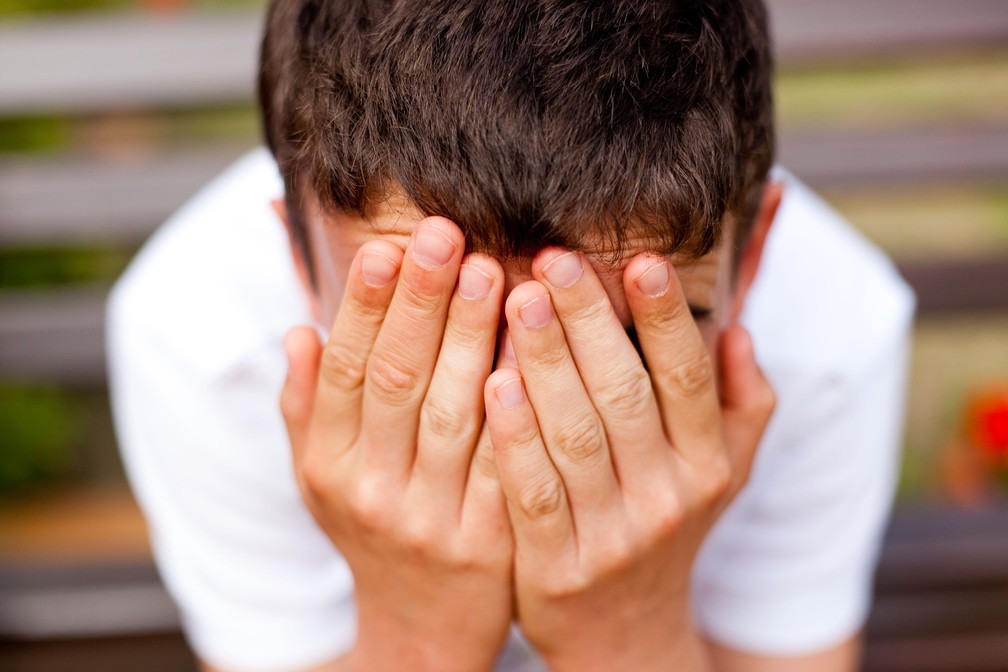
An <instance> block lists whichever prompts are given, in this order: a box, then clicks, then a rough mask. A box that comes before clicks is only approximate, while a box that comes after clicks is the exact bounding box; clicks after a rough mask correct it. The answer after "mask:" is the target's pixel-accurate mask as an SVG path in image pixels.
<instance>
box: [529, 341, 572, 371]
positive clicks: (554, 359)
mask: <svg viewBox="0 0 1008 672" xmlns="http://www.w3.org/2000/svg"><path fill="white" fill-rule="evenodd" d="M530 355H531V357H530V359H531V360H532V362H534V363H535V365H536V366H537V367H539V368H542V369H547V370H549V369H554V368H556V367H559V366H560V365H562V364H564V363H566V362H567V360H568V359H569V358H570V354H569V353H568V352H567V348H566V347H564V345H563V344H561V343H556V344H550V345H549V346H547V347H545V348H542V349H539V350H536V351H534V352H531V353H530Z"/></svg>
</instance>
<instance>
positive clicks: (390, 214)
mask: <svg viewBox="0 0 1008 672" xmlns="http://www.w3.org/2000/svg"><path fill="white" fill-rule="evenodd" d="M424 217H425V215H424V214H423V213H421V212H419V211H418V210H417V209H416V208H415V207H414V206H413V205H412V203H411V202H410V201H409V200H408V199H407V198H406V197H404V196H402V195H401V194H398V193H395V194H392V195H390V196H389V197H387V198H386V199H385V200H384V201H382V202H380V203H379V204H377V205H376V206H375V207H374V208H373V210H372V212H371V213H370V214H369V216H368V217H365V218H362V219H361V222H360V224H361V225H362V226H360V227H359V228H360V229H361V231H360V233H368V234H370V236H369V237H374V236H380V237H382V238H385V239H388V240H391V241H393V242H396V243H397V244H399V245H400V247H405V246H406V243H407V242H408V241H409V237H410V235H412V232H413V230H414V229H415V228H416V225H417V224H418V223H419V222H420V220H422V219H423V218H424ZM730 228H731V227H729V226H726V227H725V230H726V232H728V231H729V230H730ZM462 229H463V231H464V230H465V227H464V226H463V227H462ZM727 238H728V236H723V237H722V240H721V243H720V244H718V245H717V246H715V248H714V249H713V250H711V252H709V253H708V254H705V255H703V256H701V257H695V256H692V255H688V254H674V255H672V256H671V257H670V258H669V259H670V261H671V262H672V264H673V266H674V267H675V268H676V270H677V272H678V274H679V276H680V279H681V280H683V281H685V280H686V279H687V278H689V279H691V280H693V281H700V282H703V281H707V282H714V280H715V276H716V275H717V269H718V267H719V266H720V265H721V257H722V254H721V253H722V250H724V249H725V248H726V247H728V245H729V243H730V241H728V240H726V239H727ZM361 242H363V241H361ZM579 249H580V250H581V251H582V252H583V253H584V254H585V256H586V257H587V258H588V259H589V260H590V261H591V263H592V266H593V268H595V270H596V272H597V273H599V274H600V275H603V274H605V275H614V274H615V275H619V274H622V271H623V269H624V268H625V267H626V265H627V264H628V263H630V260H631V259H633V257H634V256H636V255H637V254H639V253H641V252H646V251H651V250H654V249H655V244H654V241H653V240H650V239H648V238H647V237H646V236H645V235H643V234H631V235H628V236H627V237H626V238H625V239H624V240H623V241H622V245H621V246H620V248H619V249H618V250H617V249H615V248H614V247H613V245H612V244H611V243H608V242H606V241H599V242H594V241H585V243H584V244H582V245H580V246H579ZM515 262H516V263H517V264H518V265H521V261H520V260H515Z"/></svg>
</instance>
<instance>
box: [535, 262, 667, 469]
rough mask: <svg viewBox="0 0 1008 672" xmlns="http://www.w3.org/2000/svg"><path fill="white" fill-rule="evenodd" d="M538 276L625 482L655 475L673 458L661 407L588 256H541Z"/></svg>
mask: <svg viewBox="0 0 1008 672" xmlns="http://www.w3.org/2000/svg"><path fill="white" fill-rule="evenodd" d="M532 273H533V275H534V276H535V277H536V279H539V280H541V281H542V282H543V284H544V285H545V286H546V287H547V289H548V290H549V293H550V298H551V299H552V302H553V307H554V309H555V311H556V314H557V317H558V318H559V319H560V324H561V326H562V327H563V333H564V336H565V338H566V340H567V346H568V347H569V348H570V352H571V355H572V356H573V358H574V363H575V364H576V366H577V370H578V372H579V373H580V375H581V379H582V380H583V381H584V385H585V388H586V389H587V391H588V395H589V397H590V398H591V401H592V404H593V405H594V406H595V409H596V410H597V411H598V414H599V416H600V417H601V418H602V423H603V425H604V427H605V433H606V436H607V437H608V440H609V450H610V452H611V454H612V460H613V463H614V467H615V470H616V475H617V477H618V479H619V481H620V483H622V484H624V485H626V482H627V479H630V480H633V479H635V478H643V477H645V476H647V475H648V474H651V473H653V472H654V470H655V469H656V468H657V467H658V465H660V464H662V463H663V462H664V460H665V457H666V455H667V452H666V451H667V441H666V439H665V435H664V433H663V432H662V426H661V417H660V416H659V413H658V404H657V402H656V400H655V396H654V392H653V391H652V389H651V378H650V377H649V376H648V373H647V371H646V370H645V369H644V365H643V363H642V362H641V359H640V356H639V355H638V354H637V351H636V350H635V349H634V346H633V344H632V343H631V341H630V338H629V337H628V336H627V333H626V329H624V328H623V325H622V324H621V323H620V320H619V318H618V317H617V316H616V311H615V310H613V306H612V302H611V301H610V300H609V295H608V294H607V293H606V291H605V288H604V287H603V286H602V282H601V281H600V280H599V278H598V276H597V275H596V274H595V271H594V269H592V267H591V264H588V263H586V262H585V259H584V257H583V255H581V254H580V253H578V252H573V251H567V250H563V249H560V248H547V249H546V250H543V251H542V252H540V253H539V254H538V255H537V256H536V258H535V260H533V262H532Z"/></svg>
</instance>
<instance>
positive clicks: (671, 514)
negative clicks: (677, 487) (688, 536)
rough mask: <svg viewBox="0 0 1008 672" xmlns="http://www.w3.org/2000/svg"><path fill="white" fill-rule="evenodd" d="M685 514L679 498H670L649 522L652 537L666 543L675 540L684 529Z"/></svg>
mask: <svg viewBox="0 0 1008 672" xmlns="http://www.w3.org/2000/svg"><path fill="white" fill-rule="evenodd" d="M684 519H685V513H684V512H683V510H682V505H681V504H680V502H679V501H678V499H677V498H674V497H672V498H668V499H667V501H666V502H665V503H664V505H663V506H661V507H659V508H657V509H656V510H655V512H654V515H653V516H652V517H651V519H650V520H649V521H648V522H649V524H650V527H651V536H652V538H653V539H655V540H660V541H664V540H667V539H672V538H674V537H675V536H676V535H677V534H678V531H679V530H680V529H681V528H682V524H683V522H684Z"/></svg>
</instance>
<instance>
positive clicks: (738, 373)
mask: <svg viewBox="0 0 1008 672" xmlns="http://www.w3.org/2000/svg"><path fill="white" fill-rule="evenodd" d="M718 350H719V355H720V357H721V362H720V366H719V374H720V382H721V406H722V417H723V422H724V433H725V441H726V442H727V444H728V453H729V458H730V459H731V461H732V464H733V467H734V471H735V472H736V473H740V474H743V478H744V475H745V474H748V472H749V468H750V467H751V465H752V460H753V457H754V456H755V454H756V446H757V445H758V444H759V440H760V437H761V436H762V435H763V432H764V430H765V429H766V425H767V423H768V422H769V420H770V416H771V415H772V414H773V409H774V405H775V404H776V396H775V395H774V391H773V388H772V387H771V386H770V383H769V382H768V381H767V379H766V377H765V376H764V375H763V372H762V371H761V370H760V368H759V366H758V365H757V364H756V357H755V353H754V351H753V344H752V339H751V337H750V336H749V332H747V331H746V330H745V329H744V328H743V327H741V326H739V325H733V326H731V327H729V328H728V329H727V330H725V332H724V333H723V334H722V335H721V341H720V343H719V347H718Z"/></svg>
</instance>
